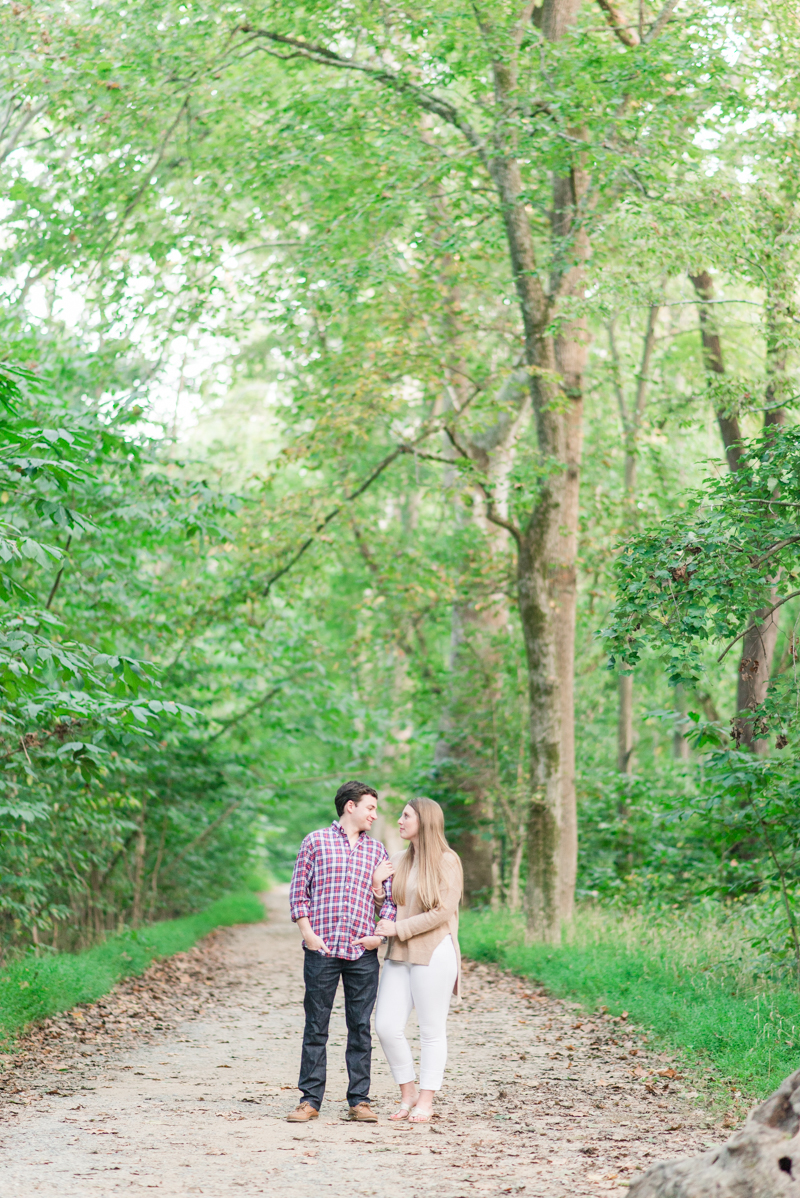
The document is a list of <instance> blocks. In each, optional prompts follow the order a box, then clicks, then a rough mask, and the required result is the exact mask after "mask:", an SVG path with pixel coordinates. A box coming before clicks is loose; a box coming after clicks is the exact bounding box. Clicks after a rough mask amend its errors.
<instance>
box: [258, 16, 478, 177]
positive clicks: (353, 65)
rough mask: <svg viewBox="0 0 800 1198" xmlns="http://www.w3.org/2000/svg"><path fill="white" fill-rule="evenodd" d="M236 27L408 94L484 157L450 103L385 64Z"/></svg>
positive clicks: (471, 131) (267, 31)
mask: <svg viewBox="0 0 800 1198" xmlns="http://www.w3.org/2000/svg"><path fill="white" fill-rule="evenodd" d="M239 29H240V30H241V32H242V33H248V34H251V35H252V38H253V39H256V38H263V39H264V40H266V41H270V42H274V43H275V44H276V45H280V46H291V47H292V49H294V50H295V51H296V52H297V55H298V57H300V58H305V59H307V60H308V61H309V62H315V63H317V64H318V65H319V66H326V67H336V68H337V69H338V70H342V71H358V72H359V73H360V74H362V75H366V76H368V77H369V78H371V79H374V80H375V81H376V82H377V83H383V84H385V85H386V86H387V87H390V88H391V89H392V90H393V91H396V92H398V93H400V94H404V95H408V96H409V97H410V98H411V99H413V100H414V101H415V102H416V103H417V104H418V105H419V106H420V108H424V109H425V111H426V112H430V113H433V115H434V116H438V117H441V118H442V120H443V121H447V123H448V124H449V125H452V126H453V127H454V128H455V129H458V130H459V131H460V132H461V133H462V134H463V135H464V137H466V139H467V141H468V142H469V143H470V145H472V146H473V147H474V148H475V149H476V150H478V152H479V153H480V155H481V157H482V158H484V157H485V147H484V143H483V140H482V138H480V137H479V136H478V134H477V133H476V132H475V130H474V129H473V128H472V126H471V125H470V124H469V122H468V121H466V120H465V119H464V118H463V117H462V116H461V114H460V112H459V111H458V109H457V108H456V107H455V106H454V105H453V104H450V103H449V102H448V101H447V100H443V99H441V98H440V97H439V96H435V95H432V94H431V93H430V92H428V91H426V90H425V89H424V88H422V87H418V86H417V84H415V83H411V82H410V80H408V79H404V78H403V77H402V76H401V75H396V74H395V73H394V71H390V70H388V69H387V68H386V67H383V68H381V67H371V66H367V64H366V63H362V62H356V61H355V60H354V59H352V58H345V57H344V56H343V55H341V54H336V53H335V52H334V51H333V50H329V49H328V48H327V47H326V46H320V45H316V44H314V43H313V42H306V41H301V40H300V39H299V38H296V37H289V36H287V35H286V34H284V33H275V32H274V31H273V30H271V29H256V28H255V27H254V26H252V25H240V26H239Z"/></svg>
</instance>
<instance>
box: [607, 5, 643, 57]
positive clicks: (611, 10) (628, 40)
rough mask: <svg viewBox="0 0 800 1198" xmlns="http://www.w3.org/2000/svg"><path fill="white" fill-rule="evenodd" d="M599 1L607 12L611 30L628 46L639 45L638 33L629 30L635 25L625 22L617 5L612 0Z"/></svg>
mask: <svg viewBox="0 0 800 1198" xmlns="http://www.w3.org/2000/svg"><path fill="white" fill-rule="evenodd" d="M597 3H598V4H599V5H600V8H601V9H602V10H603V12H604V13H605V16H606V21H607V22H608V26H609V28H610V29H611V30H613V32H614V34H615V36H616V37H618V38H619V40H620V41H621V42H622V44H623V46H628V47H631V48H632V47H633V46H638V45H639V37H638V35H637V34H636V33H635V32H634V33H630V32H629V30H630V29H632V28H633V26H630V25H624V24H623V22H622V16H621V14H620V13H619V12H618V11H617V9H616V8H615V6H614V5H613V4H612V3H611V0H597Z"/></svg>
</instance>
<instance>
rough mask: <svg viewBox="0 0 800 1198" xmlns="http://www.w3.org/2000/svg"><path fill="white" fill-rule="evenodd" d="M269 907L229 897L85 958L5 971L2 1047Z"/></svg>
mask: <svg viewBox="0 0 800 1198" xmlns="http://www.w3.org/2000/svg"><path fill="white" fill-rule="evenodd" d="M263 917H264V908H263V906H262V904H261V902H260V900H259V899H258V897H257V896H256V895H255V894H253V893H252V891H243V892H241V893H239V894H229V895H226V896H225V897H224V898H221V899H218V900H217V902H215V903H212V904H211V906H210V907H206V909H205V910H204V911H198V912H197V914H196V915H187V916H185V917H184V918H183V919H166V920H164V921H163V922H161V923H152V924H149V925H148V926H147V927H143V928H137V929H135V930H130V931H127V932H122V933H120V934H119V935H116V936H109V937H108V939H107V940H104V941H103V943H102V944H97V945H95V946H94V948H90V949H87V950H86V952H82V953H57V954H54V955H53V956H49V957H26V958H25V959H24V960H20V961H16V962H14V963H13V964H12V965H9V966H8V968H6V969H3V970H2V971H0V1044H3V1045H4V1046H5V1048H6V1049H8V1048H10V1047H12V1046H13V1042H14V1039H15V1038H16V1037H17V1036H19V1034H20V1033H21V1032H23V1031H24V1030H25V1028H26V1027H27V1026H29V1025H30V1024H31V1023H35V1022H37V1021H38V1020H41V1019H46V1018H47V1016H48V1015H55V1014H57V1013H58V1012H60V1011H67V1010H69V1009H70V1008H71V1007H74V1006H75V1005H76V1004H77V1003H85V1002H94V1001H95V1000H96V999H98V998H101V997H102V996H103V995H104V994H108V992H109V990H111V988H112V987H113V986H114V985H115V983H116V982H118V981H120V979H121V978H125V977H131V976H135V975H137V974H140V973H144V971H145V969H147V967H148V965H150V964H151V962H152V961H154V960H155V959H156V958H159V957H171V956H172V955H173V953H179V952H184V951H185V950H186V949H187V948H191V946H192V945H193V944H195V943H196V941H198V940H199V939H200V938H201V937H202V936H205V935H207V934H208V933H209V932H211V931H213V929H214V928H219V927H228V926H230V925H231V924H236V923H256V922H257V921H258V920H260V919H263Z"/></svg>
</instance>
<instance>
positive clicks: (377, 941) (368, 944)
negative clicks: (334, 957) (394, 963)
mask: <svg viewBox="0 0 800 1198" xmlns="http://www.w3.org/2000/svg"><path fill="white" fill-rule="evenodd" d="M376 931H377V929H376ZM350 943H351V945H352V946H353V948H357V947H358V945H361V947H362V948H369V949H373V948H380V946H381V944H382V943H383V937H382V936H377V935H376V936H361V937H360V939H358V940H351V941H350Z"/></svg>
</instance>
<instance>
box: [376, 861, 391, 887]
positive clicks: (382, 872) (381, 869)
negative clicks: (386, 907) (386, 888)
mask: <svg viewBox="0 0 800 1198" xmlns="http://www.w3.org/2000/svg"><path fill="white" fill-rule="evenodd" d="M393 873H394V866H393V865H392V863H391V861H388V860H387V861H381V863H380V865H379V866H378V868H377V869H376V870H375V873H374V874H373V875H372V887H373V889H374V890H380V889H381V887H382V886H383V883H384V882H385V881H386V879H387V878H391V876H392V874H393Z"/></svg>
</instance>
